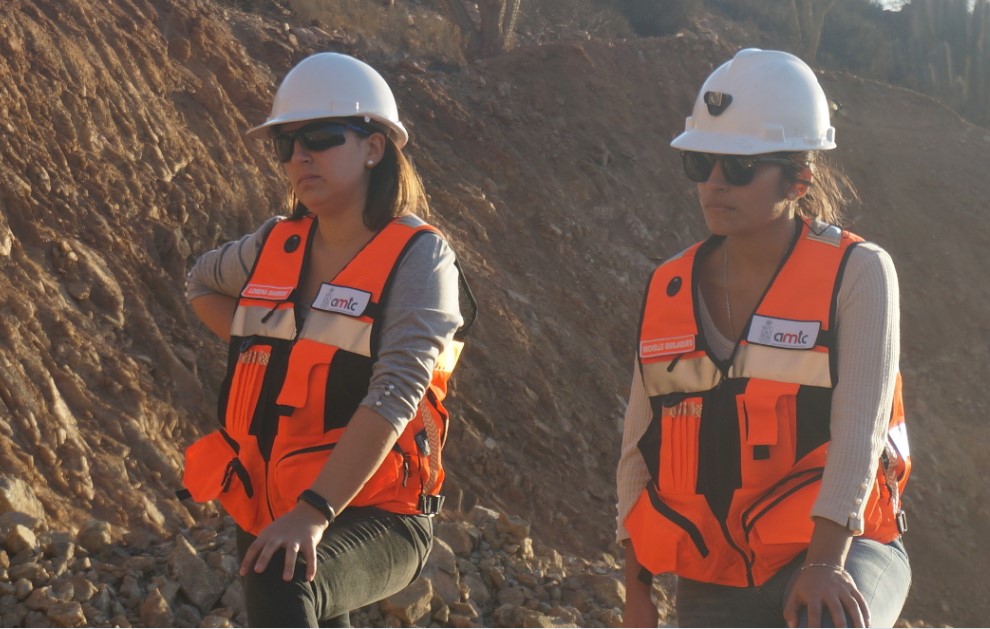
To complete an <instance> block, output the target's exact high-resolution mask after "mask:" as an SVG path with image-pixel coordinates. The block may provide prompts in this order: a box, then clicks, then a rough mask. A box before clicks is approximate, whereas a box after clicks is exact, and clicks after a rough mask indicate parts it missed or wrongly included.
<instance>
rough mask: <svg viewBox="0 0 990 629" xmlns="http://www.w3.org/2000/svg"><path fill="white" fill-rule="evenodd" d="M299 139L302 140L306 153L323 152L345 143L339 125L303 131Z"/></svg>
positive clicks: (345, 139)
mask: <svg viewBox="0 0 990 629" xmlns="http://www.w3.org/2000/svg"><path fill="white" fill-rule="evenodd" d="M299 139H300V140H302V145H303V146H305V147H306V150H307V151H325V150H327V149H332V148H333V147H335V146H340V145H341V144H343V143H344V142H346V141H347V138H346V137H345V136H344V127H341V126H340V125H327V126H325V127H318V128H316V129H310V130H308V131H303V132H302V133H300V134H299Z"/></svg>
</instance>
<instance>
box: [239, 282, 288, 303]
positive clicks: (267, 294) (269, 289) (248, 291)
mask: <svg viewBox="0 0 990 629" xmlns="http://www.w3.org/2000/svg"><path fill="white" fill-rule="evenodd" d="M291 294H292V287H291V286H268V285H266V284H248V285H247V286H245V287H244V290H242V291H241V296H242V297H248V298H253V299H267V300H270V301H285V300H286V299H288V298H289V295H291Z"/></svg>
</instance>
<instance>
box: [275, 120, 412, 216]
mask: <svg viewBox="0 0 990 629" xmlns="http://www.w3.org/2000/svg"><path fill="white" fill-rule="evenodd" d="M348 122H351V123H354V124H357V125H360V126H362V127H365V128H367V129H368V131H369V134H370V133H381V134H383V135H384V136H385V154H384V155H383V156H382V159H381V161H379V162H378V163H377V164H375V167H374V168H373V169H372V170H371V180H370V181H369V182H368V197H367V200H366V202H365V205H364V224H365V226H366V227H367V228H368V229H372V230H374V231H378V230H380V229H382V228H383V227H385V225H387V224H388V222H389V221H391V220H392V219H393V218H396V217H399V216H405V215H407V214H416V215H417V216H419V217H420V218H424V219H425V218H428V217H429V215H430V204H429V202H428V201H427V199H426V192H425V190H424V189H423V181H422V179H420V177H419V173H417V172H416V168H415V167H414V166H413V164H412V162H411V161H409V159H407V158H406V156H405V154H403V152H402V150H401V149H399V148H398V147H397V146H396V145H395V142H393V141H392V138H391V137H389V134H388V132H387V130H386V129H384V128H382V127H380V126H379V125H377V124H375V123H374V122H371V123H367V122H365V121H364V119H363V118H358V119H351V120H348ZM289 205H290V207H291V208H292V215H291V216H290V217H289V219H290V220H292V219H298V218H302V217H303V216H306V215H307V214H309V208H307V207H306V206H305V205H304V204H303V202H302V201H300V200H299V199H298V198H296V196H295V194H293V193H292V192H290V193H289Z"/></svg>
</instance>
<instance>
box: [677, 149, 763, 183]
mask: <svg viewBox="0 0 990 629" xmlns="http://www.w3.org/2000/svg"><path fill="white" fill-rule="evenodd" d="M681 157H682V159H683V161H684V174H685V175H687V178H688V179H690V180H691V181H694V182H695V183H705V182H706V181H708V178H709V177H711V176H712V171H713V170H715V162H721V164H722V176H723V177H724V178H725V182H726V183H728V184H729V185H732V186H745V185H747V184H748V183H750V182H752V181H753V176H754V175H755V174H756V164H757V162H758V161H759V160H755V159H753V158H751V157H742V156H738V155H715V154H712V153H695V152H692V151H684V152H683V153H681Z"/></svg>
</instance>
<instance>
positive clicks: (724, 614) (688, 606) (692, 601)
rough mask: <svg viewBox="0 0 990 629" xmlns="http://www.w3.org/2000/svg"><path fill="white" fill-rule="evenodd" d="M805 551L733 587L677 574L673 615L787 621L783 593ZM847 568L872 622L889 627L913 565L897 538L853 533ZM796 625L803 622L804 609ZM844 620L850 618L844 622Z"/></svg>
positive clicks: (736, 622)
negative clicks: (757, 579)
mask: <svg viewBox="0 0 990 629" xmlns="http://www.w3.org/2000/svg"><path fill="white" fill-rule="evenodd" d="M803 561H804V553H801V554H800V555H798V557H797V558H795V559H794V561H792V562H791V563H789V564H787V565H786V566H784V567H783V568H781V570H780V571H779V572H778V573H777V574H775V575H774V576H773V577H771V578H770V580H769V581H767V582H766V583H764V584H763V585H761V586H759V587H753V588H736V587H730V586H726V585H715V584H712V583H702V582H700V581H692V580H690V579H683V578H679V579H678V580H677V597H676V598H677V602H676V605H677V620H678V625H679V626H681V627H786V626H787V623H785V622H784V599H785V597H786V595H787V591H788V589H789V586H790V583H791V580H792V579H793V577H794V576H795V575H796V574H797V571H798V570H799V569H800V568H801V564H802V562H803ZM845 568H846V571H847V572H848V573H849V574H850V575H851V576H852V578H853V581H855V582H856V587H857V588H858V589H859V591H860V592H861V593H862V594H863V598H865V599H866V603H867V605H868V606H869V610H870V619H871V620H870V625H871V626H874V627H893V626H894V623H895V622H896V621H897V618H898V616H900V613H901V608H902V607H903V606H904V601H905V600H906V599H907V593H908V590H909V589H910V587H911V566H910V564H909V563H908V557H907V553H906V552H905V551H904V544H903V542H901V540H900V539H897V540H894V541H893V542H891V543H889V544H881V543H880V542H875V541H873V540H869V539H863V538H861V537H856V538H853V541H852V546H851V547H850V549H849V555H848V557H847V558H846V566H845ZM831 620H832V619H831V616H829V614H828V612H827V611H824V612H823V614H822V626H823V627H831V626H834V625H833V624H831ZM800 626H802V627H806V626H807V615H806V613H805V611H803V610H802V612H801V618H800ZM846 626H849V625H848V619H847V624H846Z"/></svg>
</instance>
